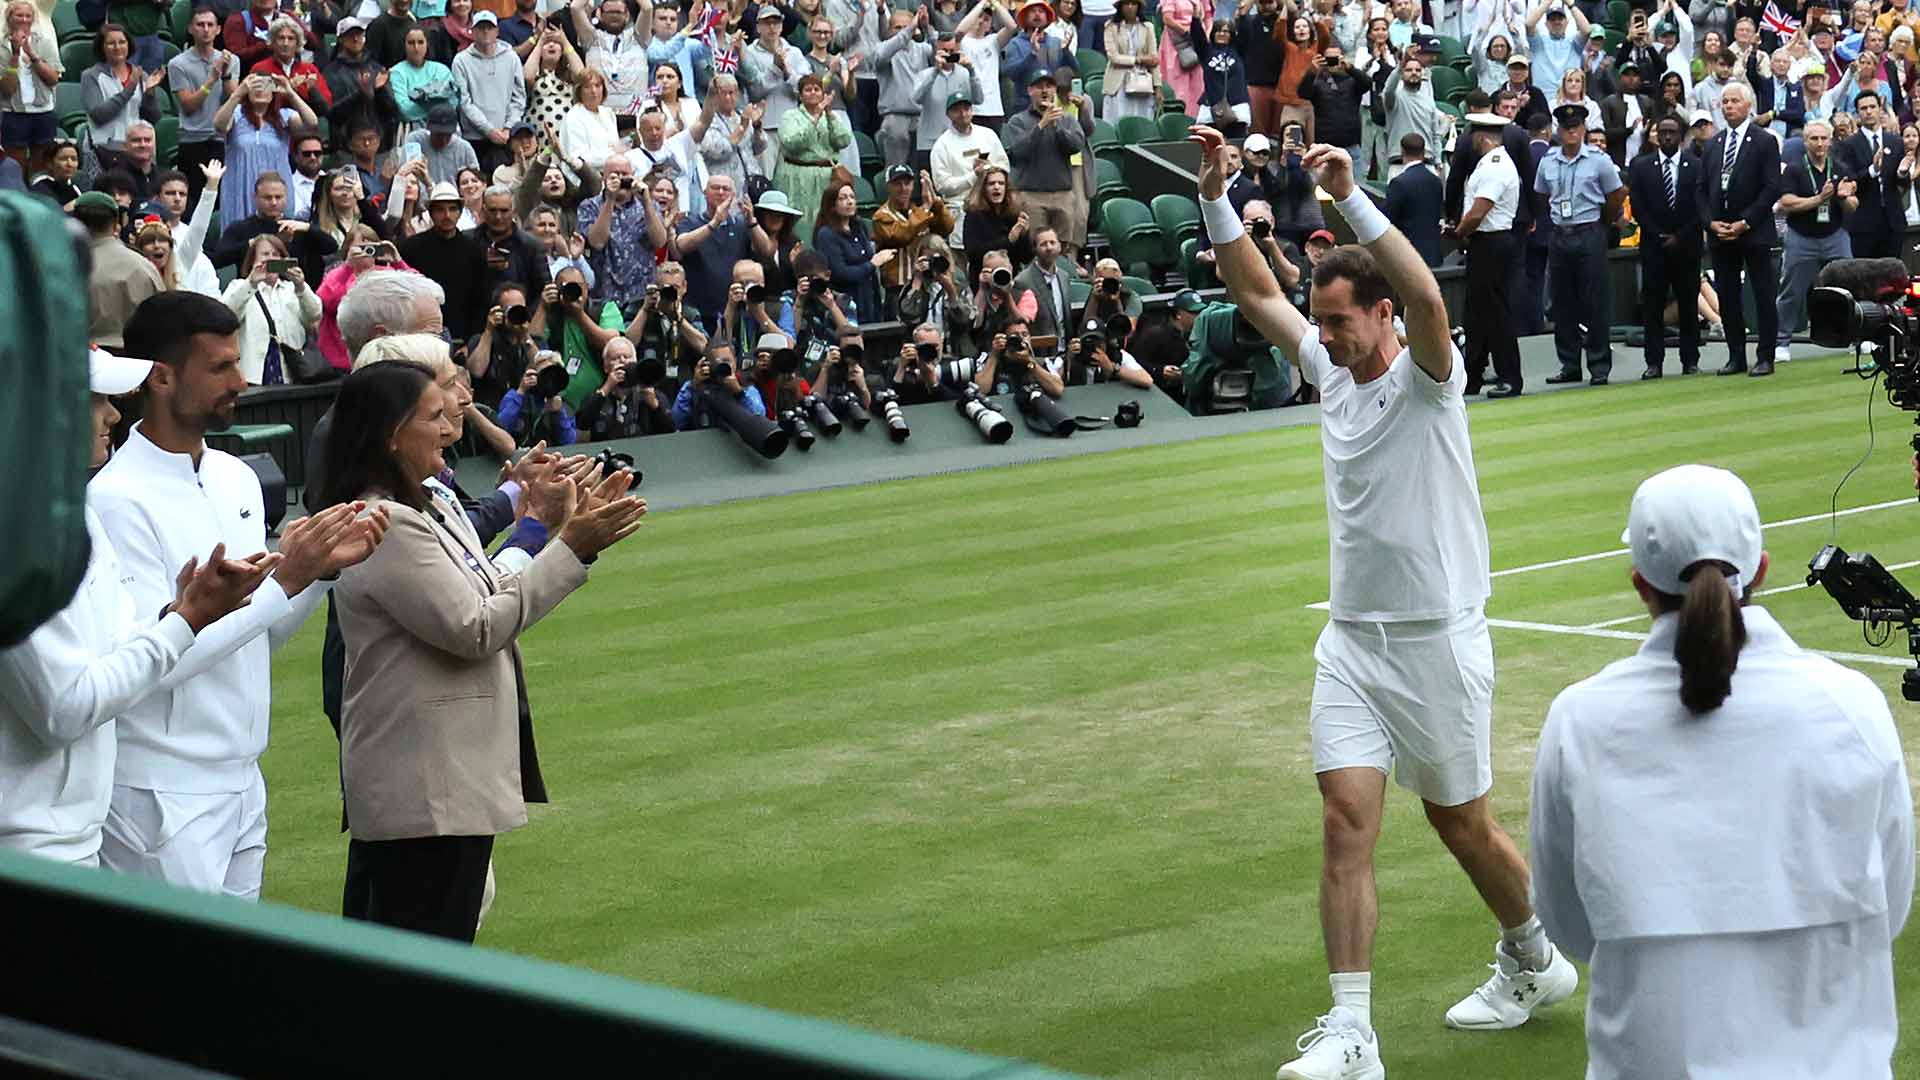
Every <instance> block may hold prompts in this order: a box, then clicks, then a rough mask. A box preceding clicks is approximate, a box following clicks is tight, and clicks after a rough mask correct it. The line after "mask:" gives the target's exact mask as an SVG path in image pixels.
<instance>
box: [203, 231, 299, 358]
mask: <svg viewBox="0 0 1920 1080" xmlns="http://www.w3.org/2000/svg"><path fill="white" fill-rule="evenodd" d="M220 299H221V300H222V301H223V302H224V303H225V304H226V305H227V310H229V311H231V312H233V314H234V315H235V317H237V318H238V319H239V320H240V337H239V345H240V371H241V373H242V374H244V375H245V376H246V378H247V383H248V385H251V386H279V385H282V384H285V383H291V382H293V381H294V378H293V375H294V358H295V357H297V356H298V355H299V354H300V352H301V351H302V350H304V349H305V348H306V346H307V339H308V337H309V336H311V335H312V333H313V331H314V328H315V327H317V326H319V324H320V298H319V297H318V296H315V295H314V292H313V290H312V289H311V288H309V287H308V285H307V278H306V274H305V273H303V272H302V271H301V269H300V267H299V264H298V263H296V262H295V261H294V260H293V259H291V258H289V257H288V255H287V242H286V241H285V240H282V239H280V237H279V236H277V235H275V234H272V233H267V234H263V235H261V236H257V237H255V238H254V239H253V242H252V243H250V244H248V245H247V253H246V255H245V256H243V257H242V258H241V260H240V267H239V274H238V276H237V277H235V278H234V280H233V284H231V285H228V286H227V289H226V292H225V293H224V294H222V296H221V297H220Z"/></svg>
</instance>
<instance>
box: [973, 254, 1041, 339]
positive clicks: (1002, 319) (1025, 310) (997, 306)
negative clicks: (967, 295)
mask: <svg viewBox="0 0 1920 1080" xmlns="http://www.w3.org/2000/svg"><path fill="white" fill-rule="evenodd" d="M973 307H974V320H973V336H974V340H976V341H985V340H991V339H992V338H993V337H994V336H995V335H998V334H1003V333H1005V332H1006V329H1007V325H1008V324H1009V323H1010V322H1011V321H1012V320H1014V319H1016V318H1017V319H1019V320H1020V322H1021V323H1022V324H1025V323H1026V322H1027V321H1028V320H1030V319H1032V318H1033V316H1034V313H1035V312H1037V311H1038V310H1039V309H1040V298H1039V297H1037V296H1035V295H1033V291H1032V290H1031V289H1026V288H1023V287H1021V286H1020V285H1018V284H1016V283H1015V282H1014V280H1013V260H1012V259H1009V258H1008V257H1007V253H1006V252H1005V251H989V252H987V253H986V254H985V255H982V256H981V257H980V288H979V291H978V292H976V293H975V294H974V297H973Z"/></svg>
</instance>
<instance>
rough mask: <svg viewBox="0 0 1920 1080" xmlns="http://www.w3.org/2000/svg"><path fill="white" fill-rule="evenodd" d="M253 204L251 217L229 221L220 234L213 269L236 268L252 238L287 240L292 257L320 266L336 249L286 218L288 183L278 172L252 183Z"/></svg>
mask: <svg viewBox="0 0 1920 1080" xmlns="http://www.w3.org/2000/svg"><path fill="white" fill-rule="evenodd" d="M222 187H223V189H224V187H225V185H224V184H223V185H222ZM252 205H253V213H252V214H251V215H250V216H248V217H244V218H239V219H237V220H233V221H230V222H229V223H228V224H227V227H226V228H224V229H222V230H221V231H220V239H219V243H218V244H217V245H216V246H215V247H214V249H213V265H214V266H215V267H218V268H220V269H225V268H227V267H229V266H236V265H238V264H239V262H240V260H241V259H242V258H244V257H245V256H246V253H247V247H248V245H250V244H252V243H253V240H254V238H255V237H257V236H264V235H268V234H271V235H274V236H284V237H287V238H288V246H289V248H291V249H292V251H293V257H294V258H296V259H299V260H300V261H301V262H303V263H311V264H313V265H319V264H320V263H321V260H323V259H325V258H326V257H327V256H329V255H332V254H333V253H334V251H335V250H337V248H336V246H335V243H334V238H333V237H331V236H328V235H327V234H326V233H325V232H324V231H319V230H315V229H314V228H313V227H312V226H311V224H310V223H309V222H305V221H300V220H298V219H295V218H291V217H289V216H288V215H287V184H286V181H284V180H282V179H281V178H280V174H279V173H276V172H264V173H261V174H260V178H259V179H257V180H255V181H254V182H253V192H252Z"/></svg>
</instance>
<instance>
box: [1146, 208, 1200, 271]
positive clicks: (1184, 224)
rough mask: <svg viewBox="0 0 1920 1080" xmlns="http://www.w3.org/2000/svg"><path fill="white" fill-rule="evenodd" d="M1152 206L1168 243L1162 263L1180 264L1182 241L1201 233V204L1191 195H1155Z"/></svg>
mask: <svg viewBox="0 0 1920 1080" xmlns="http://www.w3.org/2000/svg"><path fill="white" fill-rule="evenodd" d="M1151 207H1152V210H1153V221H1154V224H1156V225H1158V226H1160V236H1161V242H1162V243H1163V244H1165V245H1166V259H1165V261H1164V262H1162V263H1161V264H1160V265H1162V266H1175V265H1178V264H1179V262H1180V244H1181V242H1182V241H1184V240H1187V239H1189V238H1191V237H1195V236H1199V235H1200V204H1199V203H1197V202H1195V201H1193V196H1191V195H1155V196H1154V197H1153V202H1152V204H1151Z"/></svg>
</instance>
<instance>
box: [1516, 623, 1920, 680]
mask: <svg viewBox="0 0 1920 1080" xmlns="http://www.w3.org/2000/svg"><path fill="white" fill-rule="evenodd" d="M1487 625H1488V626H1492V627H1498V628H1500V629H1503V630H1534V631H1538V632H1540V633H1543V634H1572V635H1575V636H1578V637H1597V638H1610V639H1613V640H1615V641H1645V640H1647V635H1646V634H1642V633H1638V632H1635V631H1632V630H1606V629H1600V628H1596V627H1591V626H1562V625H1560V624H1559V623H1541V622H1524V621H1521V620H1519V619H1488V620H1487ZM1807 651H1808V652H1811V653H1814V654H1816V655H1819V656H1824V657H1826V658H1827V659H1829V660H1838V661H1841V662H1843V663H1852V664H1878V665H1881V666H1882V667H1900V668H1903V667H1910V666H1912V661H1911V660H1908V659H1901V658H1898V657H1892V656H1879V655H1877V654H1874V653H1851V652H1829V651H1827V650H1825V649H1808V650H1807Z"/></svg>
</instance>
